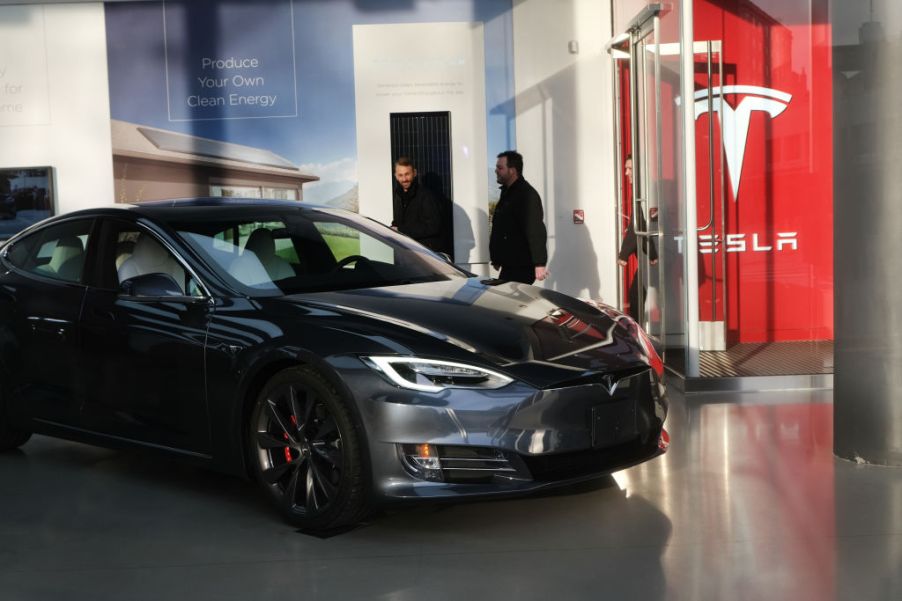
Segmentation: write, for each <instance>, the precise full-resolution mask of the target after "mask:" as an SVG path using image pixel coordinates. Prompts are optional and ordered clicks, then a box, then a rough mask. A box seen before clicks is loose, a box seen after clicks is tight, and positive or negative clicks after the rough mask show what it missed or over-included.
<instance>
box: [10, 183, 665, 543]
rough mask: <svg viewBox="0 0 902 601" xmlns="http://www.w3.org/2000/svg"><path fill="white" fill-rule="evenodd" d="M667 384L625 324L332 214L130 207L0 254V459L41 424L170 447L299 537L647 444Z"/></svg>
mask: <svg viewBox="0 0 902 601" xmlns="http://www.w3.org/2000/svg"><path fill="white" fill-rule="evenodd" d="M661 378H662V365H661V362H660V359H659V358H658V356H657V354H656V353H655V351H654V348H653V347H652V345H651V343H650V341H649V340H648V338H647V337H646V335H645V334H644V333H643V332H642V331H641V330H640V329H639V328H638V327H637V326H636V324H635V322H633V321H632V320H631V319H630V318H629V317H626V316H624V315H622V314H620V313H618V312H616V311H614V310H613V309H610V308H608V307H604V306H601V307H598V306H591V305H589V304H587V303H584V302H582V301H579V300H576V299H574V298H571V297H569V296H565V295H563V294H560V293H557V292H553V291H550V290H544V289H542V288H537V287H533V286H527V285H524V284H517V283H506V282H499V281H497V280H480V279H479V278H477V277H474V276H473V275H472V274H469V273H466V272H464V271H462V270H460V269H459V268H457V267H455V266H454V265H452V264H450V263H448V262H447V261H445V260H444V259H443V258H442V257H441V256H439V255H436V254H434V253H432V252H431V251H429V250H428V249H426V248H424V247H422V246H420V245H418V244H417V243H415V242H414V241H412V240H410V239H408V238H406V237H404V236H402V235H400V234H397V233H396V232H394V231H392V230H391V229H389V228H387V227H385V226H382V225H380V224H378V223H376V222H373V221H371V220H368V219H365V218H362V217H360V216H358V215H355V214H352V213H348V212H344V211H338V210H332V209H327V208H318V207H313V206H309V205H303V204H299V203H296V202H279V201H248V200H223V199H192V200H184V201H170V202H165V203H147V204H142V205H140V206H133V207H124V208H103V209H94V210H87V211H80V212H76V213H70V214H68V215H63V216H59V217H55V218H52V219H49V220H46V221H44V222H42V223H40V224H38V225H36V226H33V227H31V228H29V229H28V230H26V231H24V232H22V233H21V234H19V235H17V236H16V237H14V238H12V239H11V240H10V241H9V242H8V243H6V244H5V245H4V246H2V248H0V450H2V449H11V448H14V447H17V446H20V445H22V444H24V443H25V442H26V441H27V440H28V438H29V436H30V435H31V433H32V432H37V433H41V434H46V435H51V436H58V437H63V438H69V439H73V440H78V441H83V442H88V443H93V444H98V445H104V446H111V447H127V448H135V447H141V448H146V449H150V450H154V451H159V452H163V453H168V454H170V455H176V456H181V457H183V458H185V459H188V460H192V461H195V462H197V463H200V464H205V465H209V466H211V467H213V468H216V469H220V470H223V471H226V472H230V473H235V474H241V475H249V476H250V477H251V478H253V479H254V480H256V481H257V482H259V484H260V486H261V487H262V488H263V490H265V491H266V494H267V495H268V496H269V497H270V498H271V499H272V501H273V502H274V504H275V505H276V506H277V507H278V508H279V509H280V510H281V511H282V513H283V515H284V516H285V517H286V518H287V519H288V520H289V521H290V522H291V523H292V524H295V525H297V526H299V527H302V528H307V529H311V530H323V529H328V528H334V527H338V526H342V525H347V524H352V523H354V522H356V521H358V520H360V519H361V518H362V517H363V516H364V515H365V514H366V513H367V512H368V511H369V510H370V509H372V508H373V507H376V506H378V505H380V504H384V503H387V502H391V501H401V500H422V499H442V498H444V499H453V498H462V497H480V496H493V495H503V494H522V493H525V492H528V491H533V490H537V489H542V488H545V487H549V486H556V485H561V484H566V483H571V482H577V481H580V480H585V479H589V478H594V477H598V476H600V475H604V474H608V473H610V472H611V471H614V470H618V469H621V468H624V467H627V466H630V465H634V464H636V463H639V462H642V461H645V460H647V459H650V458H652V457H655V456H657V455H659V454H660V453H662V452H663V451H664V450H665V449H666V446H667V442H668V440H667V433H666V432H665V431H664V429H663V424H664V418H665V416H666V413H667V400H666V398H665V394H664V388H663V385H662V381H661Z"/></svg>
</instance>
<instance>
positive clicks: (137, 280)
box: [119, 273, 185, 297]
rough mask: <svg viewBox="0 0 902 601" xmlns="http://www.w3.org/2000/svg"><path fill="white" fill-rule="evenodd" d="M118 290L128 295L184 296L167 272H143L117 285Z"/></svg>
mask: <svg viewBox="0 0 902 601" xmlns="http://www.w3.org/2000/svg"><path fill="white" fill-rule="evenodd" d="M119 290H121V291H122V293H123V294H126V295H128V296H153V297H160V296H185V293H184V292H183V291H182V288H181V286H179V285H178V283H177V282H176V281H175V280H174V279H173V277H172V276H171V275H169V274H168V273H145V274H144V275H138V276H135V277H133V278H129V279H127V280H125V281H124V282H122V283H121V284H120V285H119Z"/></svg>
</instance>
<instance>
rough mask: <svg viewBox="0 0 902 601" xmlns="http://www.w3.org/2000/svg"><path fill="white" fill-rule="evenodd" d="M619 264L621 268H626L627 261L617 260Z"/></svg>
mask: <svg viewBox="0 0 902 601" xmlns="http://www.w3.org/2000/svg"><path fill="white" fill-rule="evenodd" d="M617 264H618V265H620V266H621V267H626V259H617Z"/></svg>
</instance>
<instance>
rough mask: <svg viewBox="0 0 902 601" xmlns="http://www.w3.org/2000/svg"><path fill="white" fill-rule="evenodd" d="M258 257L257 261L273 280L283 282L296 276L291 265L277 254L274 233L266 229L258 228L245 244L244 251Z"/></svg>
mask: <svg viewBox="0 0 902 601" xmlns="http://www.w3.org/2000/svg"><path fill="white" fill-rule="evenodd" d="M248 251H250V252H252V253H254V254H255V255H257V259H259V260H260V263H261V264H262V265H263V268H264V269H266V273H267V274H269V277H270V279H272V280H282V279H285V278H290V277H293V276H294V275H295V272H294V269H292V268H291V264H290V263H289V262H288V261H286V260H285V259H283V258H282V257H280V256H279V255H277V254H276V242H275V240H274V239H273V236H272V232H271V231H269V230H268V229H267V228H265V227H261V228H257V229H255V230H254V231H253V232H251V235H250V236H248V239H247V242H245V243H244V250H243V251H242V254H244V253H246V252H248Z"/></svg>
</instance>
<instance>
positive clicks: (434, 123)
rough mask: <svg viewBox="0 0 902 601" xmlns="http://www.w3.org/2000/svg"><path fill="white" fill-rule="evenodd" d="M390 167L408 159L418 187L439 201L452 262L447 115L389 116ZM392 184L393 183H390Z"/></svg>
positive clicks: (452, 213) (451, 190)
mask: <svg viewBox="0 0 902 601" xmlns="http://www.w3.org/2000/svg"><path fill="white" fill-rule="evenodd" d="M389 127H390V131H391V160H392V164H394V162H395V161H396V160H397V159H398V157H402V156H405V157H408V158H410V159H411V160H412V161H413V164H414V165H415V166H416V169H417V178H418V179H419V182H420V185H422V186H425V187H426V188H429V190H430V191H431V192H432V193H433V194H434V195H435V197H436V198H437V199H438V200H439V203H440V204H441V207H442V217H443V219H442V221H443V224H442V225H443V229H444V232H443V235H444V238H445V243H444V247H445V252H446V254H448V255H449V256H450V258H451V260H452V261H453V260H454V210H453V209H454V188H453V177H452V165H451V113H450V112H448V111H433V112H423V113H391V115H390V116H389ZM392 183H394V182H392Z"/></svg>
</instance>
